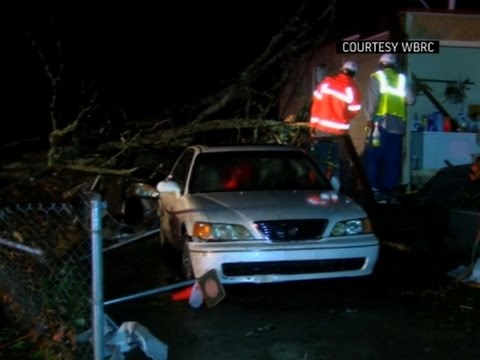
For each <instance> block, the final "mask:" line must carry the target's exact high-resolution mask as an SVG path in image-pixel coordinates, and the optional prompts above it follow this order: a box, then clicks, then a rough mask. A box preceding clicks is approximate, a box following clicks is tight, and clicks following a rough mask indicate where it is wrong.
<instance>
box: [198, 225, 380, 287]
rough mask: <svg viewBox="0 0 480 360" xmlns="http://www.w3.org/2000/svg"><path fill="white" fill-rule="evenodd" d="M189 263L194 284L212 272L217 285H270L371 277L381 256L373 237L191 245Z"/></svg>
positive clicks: (376, 241) (377, 243) (375, 239)
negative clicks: (213, 270) (218, 283)
mask: <svg viewBox="0 0 480 360" xmlns="http://www.w3.org/2000/svg"><path fill="white" fill-rule="evenodd" d="M189 248H190V257H191V261H192V266H193V270H194V273H195V276H196V277H197V278H198V277H200V276H202V275H203V274H204V273H206V272H207V271H209V270H211V269H216V270H217V273H218V274H219V277H220V280H221V281H222V283H225V284H233V283H272V282H283V281H296V280H314V279H327V278H340V277H355V276H366V275H370V274H372V272H373V270H374V267H375V264H376V263H377V259H378V254H379V242H378V239H377V238H376V237H375V236H374V235H370V234H369V235H361V236H355V237H343V238H329V239H322V240H312V241H301V242H299V241H296V242H266V241H264V240H258V241H248V242H247V241H242V242H240V241H239V242H218V243H209V242H195V241H194V242H191V243H189Z"/></svg>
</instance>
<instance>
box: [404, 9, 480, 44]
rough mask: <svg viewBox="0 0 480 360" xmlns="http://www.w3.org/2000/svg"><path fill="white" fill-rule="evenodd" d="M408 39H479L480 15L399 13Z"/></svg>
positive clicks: (421, 12)
mask: <svg viewBox="0 0 480 360" xmlns="http://www.w3.org/2000/svg"><path fill="white" fill-rule="evenodd" d="M401 18H402V21H403V24H404V25H403V26H404V28H405V30H406V33H407V35H408V38H409V39H439V40H456V41H479V40H480V26H479V21H480V15H479V14H476V13H459V12H426V11H411V12H405V13H403V14H402V15H401Z"/></svg>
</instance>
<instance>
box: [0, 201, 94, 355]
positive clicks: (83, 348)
mask: <svg viewBox="0 0 480 360" xmlns="http://www.w3.org/2000/svg"><path fill="white" fill-rule="evenodd" d="M80 210H82V211H79V209H77V208H74V207H73V206H72V205H71V204H68V203H38V204H15V205H10V206H7V207H2V208H0V293H1V294H2V295H3V298H4V300H5V299H6V301H8V302H9V304H10V305H11V306H10V308H11V309H14V315H15V317H16V318H17V319H18V320H19V321H21V322H22V323H23V324H29V326H30V327H31V331H32V333H33V334H34V338H35V341H36V342H37V344H39V347H40V348H41V349H42V351H43V352H44V353H45V357H49V358H58V359H92V358H93V355H92V345H91V343H90V342H89V341H88V342H86V343H79V342H78V341H77V335H79V334H81V333H83V332H85V331H86V330H88V329H90V328H91V303H90V297H91V245H90V238H89V233H88V229H85V226H84V224H85V223H86V222H87V223H88V220H87V221H85V219H86V218H88V216H89V212H88V209H87V211H85V209H80ZM79 214H81V215H79Z"/></svg>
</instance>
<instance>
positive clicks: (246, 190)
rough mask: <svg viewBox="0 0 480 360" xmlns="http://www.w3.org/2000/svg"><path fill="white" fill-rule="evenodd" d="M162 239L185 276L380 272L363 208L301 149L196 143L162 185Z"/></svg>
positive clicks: (253, 279)
mask: <svg viewBox="0 0 480 360" xmlns="http://www.w3.org/2000/svg"><path fill="white" fill-rule="evenodd" d="M157 191H158V193H159V211H160V223H161V234H162V235H161V238H162V241H163V242H165V243H169V244H170V245H173V246H174V248H175V249H176V250H177V251H178V253H179V254H181V256H180V258H181V265H182V269H183V273H184V274H183V275H184V276H185V277H186V278H194V277H196V278H198V277H200V276H202V275H203V274H204V273H205V272H207V271H209V270H211V269H216V271H217V274H218V275H219V277H220V280H221V281H222V283H225V284H231V283H270V282H282V281H292V280H309V279H325V278H340V277H353V276H365V275H370V274H372V272H373V270H374V267H375V264H376V262H377V259H378V254H379V241H378V239H377V238H376V236H375V235H374V233H373V231H372V226H371V223H370V220H369V219H368V217H367V214H366V213H365V211H364V210H363V209H362V208H361V207H360V206H359V205H358V204H356V203H355V202H354V201H353V200H352V199H351V198H349V197H347V196H345V195H342V194H341V193H338V192H336V191H335V190H334V189H333V188H332V186H331V184H330V183H329V182H328V180H327V179H326V177H325V176H324V175H323V174H322V172H321V171H320V170H319V169H318V167H317V166H316V164H315V163H314V161H313V160H312V159H311V158H310V156H309V155H307V154H306V153H305V152H304V151H303V150H301V149H299V148H297V147H294V146H282V145H272V146H270V145H239V146H222V147H207V146H190V147H188V148H187V149H186V150H185V151H184V152H183V153H182V154H181V155H180V157H179V158H178V160H177V161H176V163H175V165H174V166H173V168H172V170H171V172H170V174H169V175H168V177H167V178H166V179H165V180H164V181H161V182H159V183H158V184H157Z"/></svg>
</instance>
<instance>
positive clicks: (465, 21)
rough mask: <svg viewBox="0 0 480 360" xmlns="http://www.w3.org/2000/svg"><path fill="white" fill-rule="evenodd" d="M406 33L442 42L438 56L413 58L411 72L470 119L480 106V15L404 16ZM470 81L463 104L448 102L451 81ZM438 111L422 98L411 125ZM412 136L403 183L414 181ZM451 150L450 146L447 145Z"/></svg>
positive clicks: (410, 117) (452, 111)
mask: <svg viewBox="0 0 480 360" xmlns="http://www.w3.org/2000/svg"><path fill="white" fill-rule="evenodd" d="M402 21H403V24H404V31H405V34H406V36H407V38H408V39H409V40H421V39H436V40H440V52H439V53H438V54H430V55H427V54H409V55H408V67H407V69H408V70H407V71H408V73H409V75H411V74H415V75H416V76H417V77H418V78H419V79H420V80H422V83H423V84H425V85H427V86H428V87H429V88H430V91H431V93H432V95H433V96H434V97H435V99H437V100H438V101H439V102H440V103H441V104H442V106H443V107H444V109H445V110H446V111H447V112H448V113H449V114H450V116H451V117H452V118H454V119H456V118H457V117H458V114H460V113H464V114H466V115H470V109H471V106H472V105H478V104H480V67H479V66H478V64H480V26H479V24H480V14H458V13H427V12H407V13H405V14H403V15H402ZM464 80H469V81H471V82H472V83H473V84H471V85H468V90H467V91H466V99H465V101H463V102H460V103H453V102H452V101H449V100H447V98H446V96H445V89H446V86H447V82H448V81H452V82H458V81H460V82H462V81H464ZM435 111H438V110H437V109H436V107H435V106H434V105H433V104H432V102H431V101H430V100H429V99H428V98H427V97H426V96H425V95H422V94H420V96H418V97H417V102H416V104H415V105H414V106H412V107H411V108H410V109H409V112H408V125H409V127H411V124H412V123H413V121H414V118H415V114H416V115H417V116H418V117H419V118H421V116H422V115H424V114H425V115H426V114H429V113H431V112H435ZM411 146H412V143H411V133H407V136H406V141H405V160H406V161H404V166H403V179H402V180H403V183H405V184H407V183H410V182H411V181H412V174H413V172H412V162H411V160H412V158H411V157H412V155H411V154H413V153H412V151H411ZM442 146H443V147H448V146H449V144H443V145H442Z"/></svg>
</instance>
